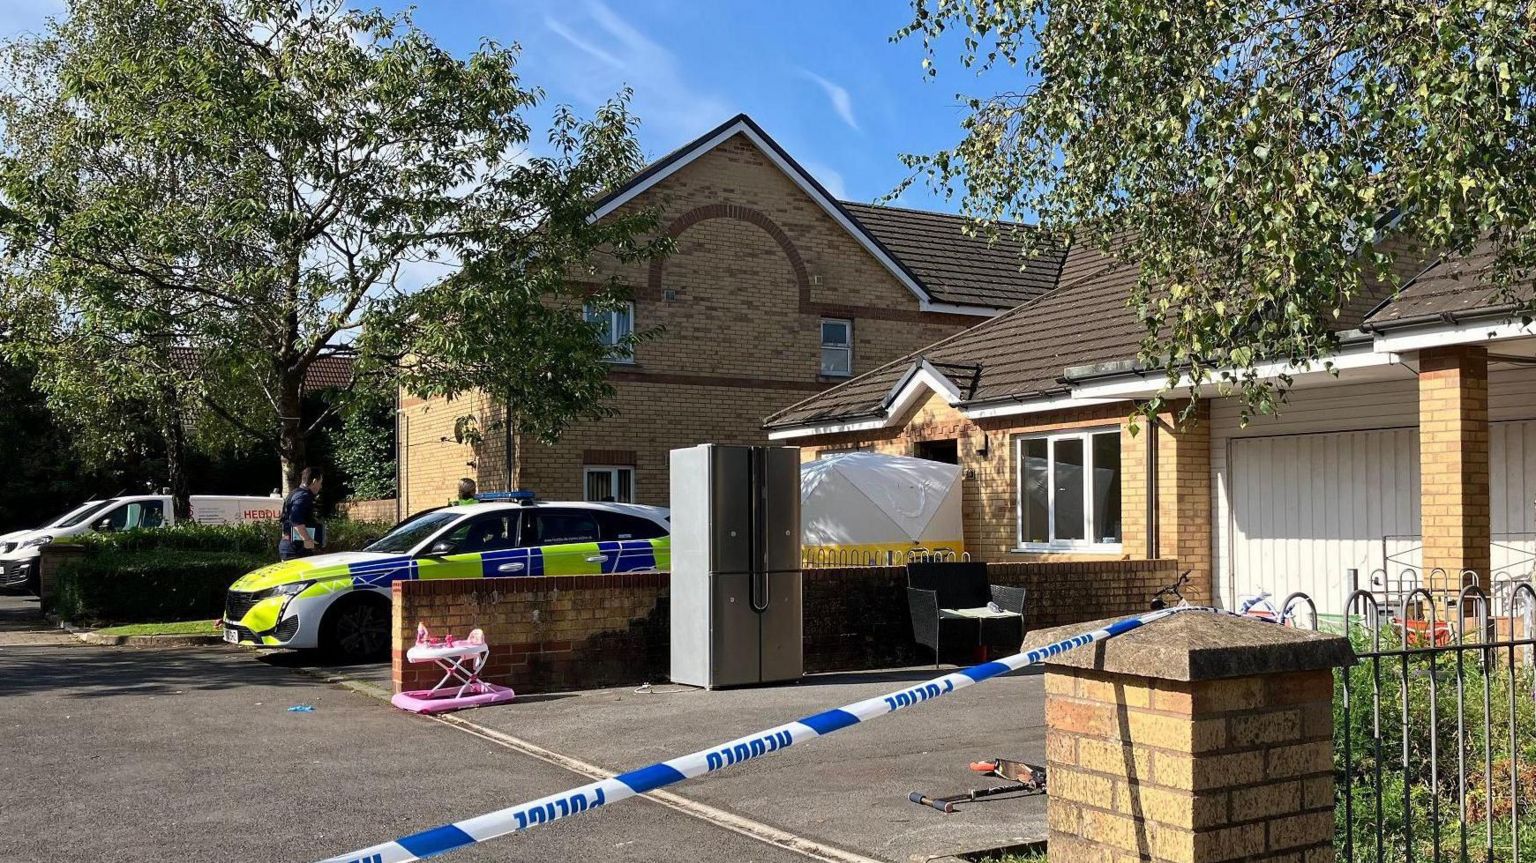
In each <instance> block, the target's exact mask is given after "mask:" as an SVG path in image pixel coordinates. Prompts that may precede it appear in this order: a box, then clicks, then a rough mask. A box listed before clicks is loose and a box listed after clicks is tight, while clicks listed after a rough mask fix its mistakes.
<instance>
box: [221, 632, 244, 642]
mask: <svg viewBox="0 0 1536 863" xmlns="http://www.w3.org/2000/svg"><path fill="white" fill-rule="evenodd" d="M224 640H225V641H227V642H229V643H230V644H239V643H240V633H239V632H238V631H236V630H233V629H226V630H224Z"/></svg>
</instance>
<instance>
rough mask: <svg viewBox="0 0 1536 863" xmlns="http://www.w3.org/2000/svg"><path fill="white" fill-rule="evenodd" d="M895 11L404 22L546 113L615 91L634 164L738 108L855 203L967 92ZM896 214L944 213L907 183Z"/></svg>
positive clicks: (24, 17)
mask: <svg viewBox="0 0 1536 863" xmlns="http://www.w3.org/2000/svg"><path fill="white" fill-rule="evenodd" d="M389 5H393V4H389ZM0 7H4V8H0V34H10V33H14V32H16V31H18V30H22V29H33V28H36V27H37V26H38V25H39V24H40V23H41V21H42V20H43V17H44V16H45V15H48V14H55V13H57V12H58V11H59V10H61V9H62V4H61V3H58V2H54V0H4V2H3V3H0ZM910 8H911V7H910V6H909V5H908V4H907V3H906V2H904V0H837V2H827V0H820V2H809V0H777V2H772V3H763V2H760V0H607V2H604V0H500V2H497V0H482V2H467V0H465V2H460V0H436V2H425V3H421V4H420V5H419V7H418V9H417V11H416V18H417V20H418V22H419V23H420V24H421V25H422V26H423V27H424V28H425V29H426V30H427V31H429V32H430V33H432V34H433V35H434V36H435V37H436V38H437V39H438V40H439V41H440V42H441V43H442V44H443V45H444V46H446V47H448V48H449V49H451V50H453V51H455V52H457V53H467V52H469V51H471V50H473V49H474V48H475V46H476V45H477V44H478V43H479V42H480V40H481V39H482V38H491V39H495V40H497V41H500V42H503V43H511V42H517V43H519V44H520V45H522V47H523V60H522V63H521V71H522V74H523V76H524V78H525V80H526V81H528V82H530V83H533V84H537V85H538V86H540V87H543V88H544V90H545V92H546V93H547V95H548V99H549V102H550V103H551V104H554V103H566V104H570V105H573V106H575V107H576V108H577V109H578V110H579V111H582V112H586V111H588V110H590V109H591V108H592V107H593V106H594V105H596V104H598V103H600V102H602V101H604V100H605V99H607V98H608V97H609V96H611V95H612V94H613V93H614V92H616V91H617V90H618V89H619V88H620V87H621V86H623V85H625V84H628V85H629V86H630V87H632V88H633V89H634V91H635V99H634V108H635V111H636V113H637V114H639V116H640V118H641V120H642V121H643V127H642V130H641V142H642V144H643V146H644V148H645V151H646V153H647V155H649V156H658V155H661V154H664V153H666V152H667V151H669V150H671V149H673V148H675V147H677V146H678V145H680V144H683V143H685V142H687V141H688V140H690V139H691V138H693V137H695V136H697V135H698V134H700V133H702V132H704V131H706V130H708V129H709V128H711V127H713V126H715V125H717V124H718V123H720V122H721V121H723V120H725V119H726V118H728V117H730V116H732V115H734V114H736V113H738V112H743V111H744V112H746V113H748V114H751V115H752V117H753V118H754V119H756V120H757V121H758V122H759V123H760V124H761V125H762V126H763V128H764V129H766V130H767V131H768V133H769V134H770V135H772V136H774V137H775V138H776V139H777V140H778V141H779V143H780V144H781V145H783V146H784V148H785V149H787V150H788V151H789V152H790V154H791V155H793V156H794V157H795V158H796V159H797V160H799V161H800V163H801V164H802V165H804V166H805V167H806V168H807V169H808V170H810V171H811V172H812V173H813V174H815V175H816V177H817V178H818V179H819V180H821V182H822V183H823V184H824V185H826V186H827V188H828V189H830V190H832V191H833V192H834V193H835V194H837V195H839V196H840V197H845V198H849V199H852V200H861V201H867V200H871V199H873V198H876V197H878V196H881V195H884V194H886V193H887V192H889V191H890V190H891V189H892V188H893V187H894V186H895V185H896V184H897V183H898V182H899V181H900V180H901V178H902V177H903V176H904V169H903V168H902V166H901V163H900V162H899V161H898V157H899V155H900V154H901V153H904V152H905V153H927V152H932V151H934V150H936V149H939V148H942V147H944V146H948V145H950V144H953V143H954V142H955V141H957V140H958V138H959V135H960V130H959V121H960V118H961V116H962V110H961V108H960V107H959V105H958V103H957V101H956V99H955V94H956V92H959V91H969V90H972V89H975V88H976V86H977V82H976V79H975V78H973V77H972V76H971V75H970V74H969V73H967V72H966V71H964V70H963V69H961V68H960V66H959V64H958V63H956V62H955V61H954V55H953V54H952V53H951V54H950V55H948V56H942V55H941V57H940V61H941V64H940V66H941V72H940V74H939V76H938V78H937V80H936V81H935V80H929V79H927V78H926V76H925V75H924V74H923V69H922V65H921V64H922V56H923V52H922V45H921V43H920V42H918V41H912V40H909V41H906V42H903V43H900V44H895V45H893V44H891V43H890V41H889V36H890V35H891V34H892V33H894V32H895V31H896V30H897V28H899V27H900V26H902V25H903V24H904V23H906V21H907V20H908V15H909V13H910ZM900 203H901V204H903V205H906V206H916V207H922V208H925V209H945V210H950V209H954V207H953V205H950V204H947V203H945V202H944V201H942V200H939V199H937V198H935V197H934V196H932V195H931V194H929V193H928V192H927V191H926V190H925V189H920V188H916V187H914V188H913V189H912V190H909V191H908V192H907V193H906V194H905V196H904V197H903V198H902V199H901V201H900Z"/></svg>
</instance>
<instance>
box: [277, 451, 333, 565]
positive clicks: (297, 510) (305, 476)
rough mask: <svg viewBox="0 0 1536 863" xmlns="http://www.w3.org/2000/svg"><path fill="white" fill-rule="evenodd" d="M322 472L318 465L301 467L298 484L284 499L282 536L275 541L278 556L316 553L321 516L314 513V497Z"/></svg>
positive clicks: (321, 480)
mask: <svg viewBox="0 0 1536 863" xmlns="http://www.w3.org/2000/svg"><path fill="white" fill-rule="evenodd" d="M324 480H325V475H324V474H323V473H322V472H321V470H320V468H318V467H307V468H304V472H303V473H302V474H300V475H299V487H298V488H296V489H294V490H293V493H292V494H290V495H288V499H287V500H285V501H283V516H282V526H283V537H282V539H280V540H278V543H277V556H278V558H280V559H282V560H292V559H293V558H295V557H304V556H306V555H311V554H314V553H315V549H316V547H317V546H318V545H319V530H320V520H319V518H317V517H316V515H315V498H316V497H317V496H318V495H319V494H320V486H321V485H322V484H323V482H324Z"/></svg>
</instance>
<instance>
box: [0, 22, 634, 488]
mask: <svg viewBox="0 0 1536 863" xmlns="http://www.w3.org/2000/svg"><path fill="white" fill-rule="evenodd" d="M516 52H517V49H516V47H515V46H513V47H503V46H500V45H497V44H495V43H491V42H487V43H485V44H483V45H481V47H480V48H479V49H478V50H476V51H475V52H474V53H472V54H470V55H469V56H467V57H462V58H461V57H456V56H454V55H453V54H450V53H448V52H447V51H445V50H443V49H442V48H440V47H438V46H437V45H436V44H435V43H434V42H433V41H432V39H431V38H430V37H429V36H428V35H427V34H426V33H424V32H423V31H421V30H420V29H418V28H417V27H416V25H415V24H414V23H413V22H412V20H411V18H410V17H409V14H408V13H386V12H380V11H377V10H370V11H356V10H352V9H350V8H348V7H347V5H346V4H345V3H343V2H342V0H231V2H225V0H78V2H75V3H72V4H71V6H70V13H69V16H68V17H67V18H64V19H61V20H60V21H58V22H57V23H56V24H55V25H53V27H52V28H51V29H49V30H48V31H47V32H46V33H44V34H42V35H39V36H28V37H23V38H22V39H20V40H18V41H16V42H13V43H11V44H10V45H8V46H5V48H4V50H3V51H0V67H3V68H4V73H3V74H4V75H5V77H6V78H7V79H8V81H9V83H10V86H9V87H8V88H5V89H4V90H3V91H0V252H3V255H4V258H3V260H4V266H5V269H4V273H3V281H0V309H4V310H5V311H3V312H0V317H3V318H4V320H3V321H0V324H4V328H5V331H6V332H7V333H9V338H10V343H11V345H12V346H13V347H14V349H15V350H17V351H21V352H26V353H29V354H31V355H33V356H34V358H35V359H37V360H38V361H39V362H43V361H44V359H45V358H46V359H47V362H48V363H51V364H54V365H56V367H57V368H59V369H61V370H62V369H65V368H69V367H74V368H75V369H76V370H81V369H84V362H85V361H84V360H83V359H81V357H80V356H77V352H75V351H49V350H47V346H49V345H58V344H84V343H89V344H91V345H92V346H93V349H92V357H91V360H90V362H91V363H93V364H96V363H99V362H100V360H99V355H100V354H101V353H103V352H104V353H106V354H109V355H111V356H112V357H113V358H114V360H113V362H114V364H115V366H116V367H118V368H121V369H125V370H143V371H144V372H145V374H146V375H149V376H151V377H153V378H154V379H155V380H158V381H162V382H169V383H170V384H171V385H172V386H174V387H175V388H176V389H177V390H178V391H179V392H182V393H184V394H185V395H186V396H187V398H188V399H189V400H190V401H191V402H192V403H193V404H196V405H197V406H198V409H199V411H201V412H202V413H203V415H204V416H203V417H202V418H201V419H200V427H202V426H206V425H213V426H222V427H224V428H225V429H229V430H235V431H237V432H238V433H239V434H241V435H243V436H244V437H246V438H247V439H249V440H256V441H260V442H263V443H265V444H269V445H272V446H274V447H275V448H276V449H277V450H278V452H279V454H280V455H281V456H282V458H283V459H284V461H285V462H286V463H287V464H288V466H289V473H290V475H291V476H294V475H296V472H297V467H298V465H299V464H300V463H301V462H302V461H303V458H304V440H305V438H306V436H307V435H308V434H309V433H310V432H312V431H313V430H315V429H316V428H317V427H318V426H319V425H320V424H321V422H322V420H323V419H324V418H325V415H326V414H328V413H329V412H330V411H331V410H335V409H338V408H339V407H341V405H340V404H339V401H341V400H344V398H345V394H342V396H341V398H339V399H333V404H331V405H330V406H328V407H327V409H326V412H325V413H322V414H321V415H320V416H312V415H311V416H305V415H303V410H302V403H301V400H300V398H299V396H300V393H301V391H302V389H303V386H304V380H305V376H306V374H307V373H308V370H309V368H310V367H311V366H312V365H313V364H314V363H315V362H316V361H317V360H319V359H322V358H324V357H326V356H327V355H328V354H331V353H333V352H335V351H337V350H338V348H339V345H338V343H339V342H340V341H342V340H346V339H352V338H356V337H357V334H358V333H359V331H361V332H362V333H363V334H364V336H363V337H362V338H359V339H358V342H359V347H360V348H361V349H362V354H361V355H360V356H359V358H358V362H359V365H360V366H361V367H362V368H364V369H365V370H367V371H368V373H371V374H382V373H389V374H393V373H394V372H395V371H397V366H399V365H400V358H401V357H402V355H405V354H410V355H413V356H417V357H423V358H424V357H426V355H427V354H428V353H430V352H433V351H436V352H438V353H439V356H437V357H436V358H433V359H431V360H430V361H428V362H427V363H426V364H425V365H422V364H405V367H404V370H403V375H404V378H403V379H404V382H405V383H406V384H407V385H408V386H410V387H412V388H413V390H414V391H416V392H421V393H426V392H462V391H466V390H467V389H472V388H475V387H478V386H481V385H483V384H485V383H487V382H491V383H501V381H500V380H499V379H497V378H496V377H495V374H504V373H505V372H504V371H503V372H495V374H493V373H492V372H491V371H489V370H492V369H495V368H499V367H509V366H512V365H513V364H517V363H519V362H520V357H519V351H520V347H519V345H520V343H519V342H517V341H516V338H515V335H514V334H517V333H521V332H528V331H533V332H536V333H539V334H540V335H539V336H538V338H540V339H542V338H544V337H545V335H544V334H546V333H553V332H558V333H561V334H563V335H562V336H561V338H565V339H567V340H569V339H574V338H575V337H576V335H578V334H579V335H581V336H582V337H583V338H587V339H588V340H589V341H590V340H592V337H591V333H589V332H586V331H585V330H582V329H580V328H579V327H567V328H561V327H554V328H551V327H549V326H545V325H543V324H541V321H543V320H544V318H545V317H547V315H548V314H549V313H548V312H547V310H546V308H545V303H544V302H543V301H542V299H541V298H544V297H560V296H565V295H570V294H571V290H572V289H571V288H568V287H567V286H566V282H567V280H569V279H573V278H574V279H577V280H580V279H584V278H586V277H585V276H583V273H584V272H586V271H587V270H589V269H590V268H591V261H590V259H592V258H593V257H595V256H609V257H612V258H614V259H616V260H619V261H621V262H628V261H634V260H638V259H640V258H642V257H643V256H645V255H646V254H649V253H651V252H652V251H654V250H655V249H657V248H659V246H658V245H657V244H655V243H651V242H648V241H645V240H640V239H636V237H637V234H638V233H639V232H641V231H643V230H646V229H647V228H648V227H649V225H648V223H647V222H646V220H645V219H644V217H643V214H630V215H627V216H624V217H622V218H617V219H613V220H608V221H607V222H605V223H604V224H603V225H597V226H588V225H587V224H586V221H585V217H586V212H587V208H588V206H589V204H590V201H592V200H593V199H594V198H595V197H596V196H597V195H599V194H601V193H602V192H603V191H604V190H605V189H607V188H609V187H610V186H611V185H612V184H614V183H616V182H618V181H619V179H620V178H621V177H627V176H628V174H629V173H630V172H632V171H633V170H635V168H636V167H637V166H638V165H639V162H640V154H639V149H638V145H637V144H636V143H635V140H634V135H633V124H634V121H633V118H632V117H630V116H629V114H628V112H627V103H626V100H625V98H624V97H622V96H621V97H620V98H619V99H617V100H615V102H614V103H612V104H610V105H607V106H604V107H603V108H601V109H600V110H599V112H598V114H597V116H596V117H595V118H593V119H592V120H590V121H583V120H580V119H578V118H576V117H575V116H573V115H572V114H571V113H570V112H569V111H568V110H560V111H557V112H556V120H555V125H554V128H553V129H552V130H551V131H550V138H549V142H550V143H549V147H548V148H547V149H548V150H549V151H550V153H551V155H530V153H529V148H530V144H531V142H532V136H533V131H532V129H531V128H530V126H529V124H528V122H527V120H526V118H525V114H526V112H527V110H528V109H530V108H531V107H533V106H535V105H537V104H538V103H539V102H540V100H541V98H542V95H541V93H540V91H539V90H538V89H537V88H535V87H532V86H529V85H527V84H525V83H524V82H523V81H522V80H521V78H520V77H519V75H518V73H517V68H516V60H517V53H516ZM541 149H543V148H541ZM430 262H438V263H439V264H440V266H424V265H426V264H429V263H430ZM413 273H415V274H420V273H427V274H429V275H427V276H426V277H425V278H421V277H419V276H418V277H411V274H413ZM555 305H559V304H558V303H556V304H555ZM578 323H579V322H578ZM444 327H450V328H451V327H457V329H455V330H451V331H450V330H445V329H444ZM374 331H377V333H378V334H379V335H378V336H374V334H373V332H374ZM384 334H388V335H387V337H386V336H385V335H384ZM482 336H485V337H488V338H493V339H494V340H495V345H496V347H497V349H498V350H497V351H495V352H490V351H480V352H479V353H475V351H474V350H471V349H468V348H466V346H465V345H466V342H468V341H470V340H473V339H478V338H481V337H482ZM562 344H565V343H564V342H562ZM549 350H551V351H555V349H554V348H553V347H551V348H550V349H549ZM178 352H179V353H180V355H181V356H184V357H191V358H193V361H190V362H182V363H175V362H171V361H170V358H171V357H172V356H173V355H175V354H177V353H178ZM599 354H600V351H598V350H597V349H596V348H593V349H591V350H587V351H585V352H577V353H575V354H572V355H571V356H572V357H577V358H580V359H572V360H570V361H569V363H570V364H574V366H579V368H572V369H571V374H576V377H578V378H580V379H582V380H586V379H588V378H591V377H593V376H594V375H595V374H596V373H600V372H601V371H602V370H603V369H604V368H605V366H604V365H603V364H602V359H601V357H600V356H598V355H599ZM562 362H566V361H564V360H562V361H559V362H557V361H555V360H551V361H550V363H548V364H546V366H545V367H544V371H545V372H547V374H544V376H543V377H540V378H538V379H537V380H538V381H541V382H542V383H541V384H540V385H541V386H543V387H545V388H556V389H558V388H561V387H563V386H564V385H565V384H566V383H567V382H568V377H567V375H566V373H565V372H562V371H561V369H563V368H564V366H562V365H561V363H562ZM582 363H585V365H582ZM84 371H86V372H89V373H90V374H95V371H94V369H84ZM578 372H579V374H577V373H578ZM60 374H61V375H62V374H63V372H62V371H61V372H60ZM519 374H521V369H519ZM487 375H490V377H487ZM599 376H600V375H599ZM40 380H41V381H42V382H43V383H44V384H45V385H51V384H48V381H51V380H53V378H48V377H45V378H40ZM120 380H121V379H120ZM533 385H534V384H533V379H529V382H528V383H527V388H528V393H529V395H528V398H529V399H530V405H532V404H536V402H537V399H536V397H535V396H534V395H533V389H532V388H533ZM581 389H582V393H581V395H582V397H583V398H587V399H591V398H593V397H595V396H598V395H601V393H600V392H598V391H597V390H596V389H594V388H593V387H590V386H587V387H584V388H581ZM551 416H552V417H553V415H551Z"/></svg>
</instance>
